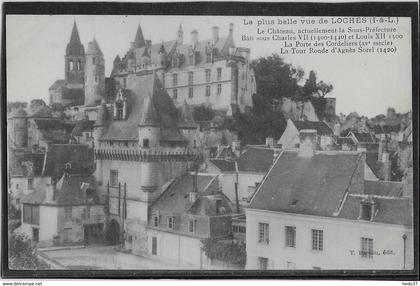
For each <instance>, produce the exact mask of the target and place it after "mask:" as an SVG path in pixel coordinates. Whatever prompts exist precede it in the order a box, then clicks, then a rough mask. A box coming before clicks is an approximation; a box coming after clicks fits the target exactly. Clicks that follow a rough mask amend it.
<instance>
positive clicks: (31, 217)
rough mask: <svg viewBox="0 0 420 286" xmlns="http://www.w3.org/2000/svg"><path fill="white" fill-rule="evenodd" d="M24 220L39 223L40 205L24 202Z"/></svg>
mask: <svg viewBox="0 0 420 286" xmlns="http://www.w3.org/2000/svg"><path fill="white" fill-rule="evenodd" d="M23 222H24V223H29V224H35V225H39V206H37V205H28V204H24V205H23Z"/></svg>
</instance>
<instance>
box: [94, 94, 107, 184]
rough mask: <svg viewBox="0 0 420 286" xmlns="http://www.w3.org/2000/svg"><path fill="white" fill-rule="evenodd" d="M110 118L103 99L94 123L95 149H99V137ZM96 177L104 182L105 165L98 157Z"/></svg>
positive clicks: (96, 160)
mask: <svg viewBox="0 0 420 286" xmlns="http://www.w3.org/2000/svg"><path fill="white" fill-rule="evenodd" d="M107 120H108V110H107V107H106V104H105V101H104V100H102V103H101V106H100V107H99V111H98V117H97V119H96V121H95V124H94V125H93V140H94V149H95V150H97V149H98V147H99V139H100V138H101V137H102V135H103V131H104V130H105V127H106V124H107ZM95 164H96V169H95V174H94V175H95V179H96V181H98V182H102V180H103V167H102V160H101V159H97V158H96V157H95Z"/></svg>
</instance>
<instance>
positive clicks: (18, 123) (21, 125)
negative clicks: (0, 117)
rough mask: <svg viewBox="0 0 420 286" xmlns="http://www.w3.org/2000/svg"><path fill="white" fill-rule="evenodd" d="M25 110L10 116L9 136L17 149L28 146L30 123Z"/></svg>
mask: <svg viewBox="0 0 420 286" xmlns="http://www.w3.org/2000/svg"><path fill="white" fill-rule="evenodd" d="M26 116H27V114H26V112H25V110H24V109H23V108H20V109H18V110H17V111H16V112H15V113H14V114H13V115H12V116H10V118H9V119H10V121H9V122H10V127H9V132H10V133H9V136H10V139H11V140H12V142H13V143H14V147H15V148H25V147H27V145H28V121H27V119H26Z"/></svg>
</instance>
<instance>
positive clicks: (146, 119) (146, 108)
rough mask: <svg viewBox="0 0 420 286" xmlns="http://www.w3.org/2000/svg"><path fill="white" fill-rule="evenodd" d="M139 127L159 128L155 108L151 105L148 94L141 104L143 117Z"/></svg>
mask: <svg viewBox="0 0 420 286" xmlns="http://www.w3.org/2000/svg"><path fill="white" fill-rule="evenodd" d="M139 126H160V122H159V119H158V116H157V114H156V110H155V107H154V106H153V104H152V98H151V96H150V94H149V96H147V97H146V98H145V99H144V102H143V116H142V118H141V121H140V124H139Z"/></svg>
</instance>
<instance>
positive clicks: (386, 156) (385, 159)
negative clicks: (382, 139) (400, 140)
mask: <svg viewBox="0 0 420 286" xmlns="http://www.w3.org/2000/svg"><path fill="white" fill-rule="evenodd" d="M381 161H382V163H383V164H384V181H389V180H390V177H391V162H390V161H389V153H388V152H383V153H382V160H381Z"/></svg>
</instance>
